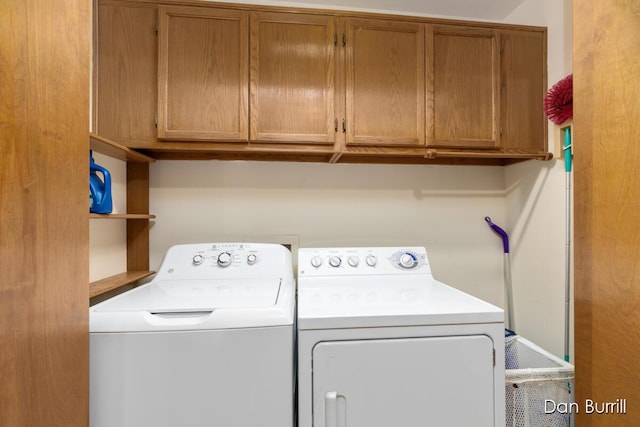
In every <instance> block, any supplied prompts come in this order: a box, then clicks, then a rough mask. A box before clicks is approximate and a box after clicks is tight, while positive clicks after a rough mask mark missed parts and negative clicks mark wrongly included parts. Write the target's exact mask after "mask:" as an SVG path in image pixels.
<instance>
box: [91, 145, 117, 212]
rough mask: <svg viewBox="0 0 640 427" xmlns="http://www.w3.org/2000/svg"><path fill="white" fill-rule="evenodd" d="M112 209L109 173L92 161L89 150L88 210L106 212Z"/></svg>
mask: <svg viewBox="0 0 640 427" xmlns="http://www.w3.org/2000/svg"><path fill="white" fill-rule="evenodd" d="M100 175H102V178H100ZM112 210H113V200H112V198H111V174H110V173H109V171H108V170H107V169H106V168H104V167H102V166H100V165H97V164H96V163H95V162H94V160H93V152H92V151H91V150H89V212H91V213H98V214H108V213H111V211H112Z"/></svg>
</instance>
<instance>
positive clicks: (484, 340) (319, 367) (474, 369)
mask: <svg viewBox="0 0 640 427" xmlns="http://www.w3.org/2000/svg"><path fill="white" fill-rule="evenodd" d="M493 378H494V360H493V341H492V340H491V339H490V338H489V337H487V336H485V335H477V336H460V337H432V338H403V339H380V340H359V341H332V342H321V343H319V344H317V345H316V346H315V348H314V351H313V425H314V427H325V426H326V427H389V426H403V427H425V426H429V427H444V426H451V427H460V426H474V427H493V426H494V425H495V421H494V416H495V414H494V388H495V384H494V380H493ZM500 387H504V385H503V384H501V385H500Z"/></svg>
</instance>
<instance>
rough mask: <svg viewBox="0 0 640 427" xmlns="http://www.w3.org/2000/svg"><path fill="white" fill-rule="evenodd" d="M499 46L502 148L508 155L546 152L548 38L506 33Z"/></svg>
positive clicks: (501, 36) (537, 33) (536, 34)
mask: <svg viewBox="0 0 640 427" xmlns="http://www.w3.org/2000/svg"><path fill="white" fill-rule="evenodd" d="M500 44H501V45H500V51H501V52H502V55H501V58H500V81H501V88H502V90H501V100H500V111H501V116H502V120H501V127H502V135H501V146H502V148H503V150H505V151H507V152H516V153H541V152H546V151H547V121H546V118H545V116H544V111H543V100H544V96H545V93H546V87H547V73H546V65H547V60H546V52H547V49H546V34H545V33H543V32H539V31H537V32H534V31H505V32H502V33H501V35H500Z"/></svg>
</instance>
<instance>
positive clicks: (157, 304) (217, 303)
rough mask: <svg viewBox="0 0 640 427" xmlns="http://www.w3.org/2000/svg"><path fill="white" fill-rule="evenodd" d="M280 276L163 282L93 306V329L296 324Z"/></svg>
mask: <svg viewBox="0 0 640 427" xmlns="http://www.w3.org/2000/svg"><path fill="white" fill-rule="evenodd" d="M286 289H287V286H284V289H283V286H282V280H281V279H279V278H260V279H255V278H244V279H216V280H180V281H175V280H158V281H153V282H151V283H149V284H146V285H143V286H140V287H139V288H135V289H132V290H130V291H128V292H125V293H123V294H120V295H118V296H116V297H114V298H111V299H109V300H106V301H104V302H102V303H100V304H97V305H95V306H93V307H91V309H90V312H89V320H90V322H89V323H90V331H91V332H131V331H157V330H185V329H221V328H241V327H260V326H276V325H286V324H292V321H293V319H292V314H291V313H293V304H292V302H291V300H292V297H291V296H290V295H289V294H291V293H292V292H288V291H287V290H286Z"/></svg>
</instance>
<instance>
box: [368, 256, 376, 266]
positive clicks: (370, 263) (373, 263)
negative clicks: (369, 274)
mask: <svg viewBox="0 0 640 427" xmlns="http://www.w3.org/2000/svg"><path fill="white" fill-rule="evenodd" d="M366 261H367V265H368V266H369V267H375V266H376V264H377V263H378V258H376V256H375V255H367V258H366Z"/></svg>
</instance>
